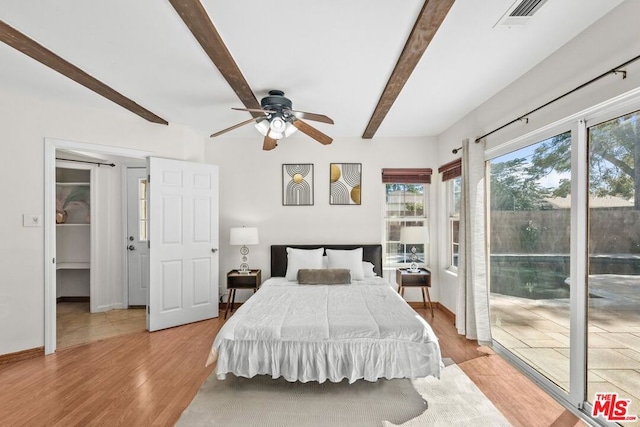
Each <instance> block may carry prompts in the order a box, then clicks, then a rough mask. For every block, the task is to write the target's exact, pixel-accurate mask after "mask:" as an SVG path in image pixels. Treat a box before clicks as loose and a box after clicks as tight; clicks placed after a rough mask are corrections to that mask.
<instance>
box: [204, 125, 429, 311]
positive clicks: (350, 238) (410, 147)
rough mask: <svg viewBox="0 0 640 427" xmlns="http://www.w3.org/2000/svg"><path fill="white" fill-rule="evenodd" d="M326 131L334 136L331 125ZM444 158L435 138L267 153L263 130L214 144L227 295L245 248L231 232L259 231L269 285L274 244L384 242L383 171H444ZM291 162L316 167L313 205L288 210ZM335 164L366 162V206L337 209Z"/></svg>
mask: <svg viewBox="0 0 640 427" xmlns="http://www.w3.org/2000/svg"><path fill="white" fill-rule="evenodd" d="M322 130H323V131H325V132H326V133H327V134H329V135H330V134H331V129H330V127H327V128H326V129H325V128H324V127H323V128H322ZM436 152H437V147H436V145H435V141H434V139H433V138H379V139H378V138H374V139H371V140H364V139H361V138H336V139H335V140H334V142H333V144H331V145H328V146H323V145H321V144H319V143H317V142H315V141H314V140H313V139H311V138H309V137H307V136H305V135H303V134H299V133H298V134H295V135H293V136H291V137H289V138H287V139H286V140H283V141H281V142H280V143H279V145H278V147H276V148H275V149H274V150H272V151H263V150H262V136H261V135H259V134H258V132H257V131H256V135H255V137H252V138H248V139H245V138H232V137H229V138H214V139H212V140H211V141H210V142H208V143H207V144H206V149H205V159H206V161H207V162H208V163H213V164H217V165H219V166H220V183H221V186H220V295H221V296H222V295H224V294H225V293H226V273H227V272H228V271H230V270H232V269H235V268H238V266H239V264H240V252H239V250H240V248H239V247H237V246H230V245H229V229H230V228H231V227H237V226H243V225H245V226H255V227H258V231H259V235H260V244H259V245H256V246H251V247H250V248H249V250H250V253H249V264H250V266H251V267H253V268H260V269H262V275H263V276H262V277H263V280H264V279H266V278H268V277H269V274H270V273H269V270H270V264H269V262H270V261H269V260H270V252H269V251H270V245H273V244H289V243H291V244H294V243H300V244H302V243H336V244H337V243H363V244H364V243H374V244H380V243H382V236H383V222H382V215H383V204H384V192H383V187H382V180H381V170H382V168H394V167H420V168H425V167H431V168H436V167H437V158H436ZM285 163H312V164H313V165H314V182H315V183H314V189H315V191H314V199H315V200H314V205H313V206H282V165H283V164H285ZM330 163H362V204H361V205H360V206H355V205H351V206H335V205H329V165H330ZM249 295H250V291H244V292H243V293H242V294H241V293H240V292H237V295H236V300H244V299H246V298H247V296H249ZM407 297H411V296H410V295H409V294H407ZM415 299H418V298H417V294H416V296H415Z"/></svg>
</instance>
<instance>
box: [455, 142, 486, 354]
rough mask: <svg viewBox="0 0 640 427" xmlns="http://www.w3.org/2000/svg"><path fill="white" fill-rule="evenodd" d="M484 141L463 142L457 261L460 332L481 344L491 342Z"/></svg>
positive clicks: (457, 319)
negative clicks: (458, 253)
mask: <svg viewBox="0 0 640 427" xmlns="http://www.w3.org/2000/svg"><path fill="white" fill-rule="evenodd" d="M484 147H485V141H484V140H481V141H480V142H478V143H476V142H475V141H474V140H473V139H471V140H470V139H465V140H464V141H463V142H462V189H461V191H462V197H461V200H460V255H459V257H460V258H459V264H458V280H459V281H460V283H459V286H458V301H457V307H456V328H457V329H458V333H459V334H461V335H464V336H466V337H467V338H468V339H474V340H478V342H479V343H482V344H488V343H490V342H491V325H490V322H489V289H488V281H487V248H486V240H485V230H486V212H485V187H486V186H485V164H484Z"/></svg>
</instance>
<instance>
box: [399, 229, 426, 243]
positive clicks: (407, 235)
mask: <svg viewBox="0 0 640 427" xmlns="http://www.w3.org/2000/svg"><path fill="white" fill-rule="evenodd" d="M400 241H401V242H402V243H413V244H420V243H429V229H428V228H427V227H402V228H401V229H400Z"/></svg>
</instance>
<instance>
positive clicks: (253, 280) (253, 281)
mask: <svg viewBox="0 0 640 427" xmlns="http://www.w3.org/2000/svg"><path fill="white" fill-rule="evenodd" d="M261 284H262V270H251V271H250V272H249V273H238V270H231V271H230V272H228V273H227V290H228V291H229V294H228V295H227V306H226V308H225V309H224V318H225V319H226V318H227V313H228V312H229V307H231V312H232V313H233V305H234V304H235V301H236V289H253V292H254V293H255V292H256V291H257V290H258V288H259V287H260V285H261Z"/></svg>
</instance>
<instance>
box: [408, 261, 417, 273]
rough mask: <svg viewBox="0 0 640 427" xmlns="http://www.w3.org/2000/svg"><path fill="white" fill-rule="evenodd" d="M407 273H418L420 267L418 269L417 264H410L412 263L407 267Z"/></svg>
mask: <svg viewBox="0 0 640 427" xmlns="http://www.w3.org/2000/svg"><path fill="white" fill-rule="evenodd" d="M407 271H408V272H409V273H418V272H420V267H418V264H417V263H415V262H412V263H411V264H410V265H409V268H408V269H407Z"/></svg>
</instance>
